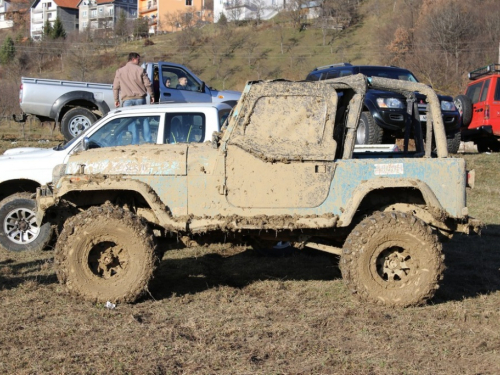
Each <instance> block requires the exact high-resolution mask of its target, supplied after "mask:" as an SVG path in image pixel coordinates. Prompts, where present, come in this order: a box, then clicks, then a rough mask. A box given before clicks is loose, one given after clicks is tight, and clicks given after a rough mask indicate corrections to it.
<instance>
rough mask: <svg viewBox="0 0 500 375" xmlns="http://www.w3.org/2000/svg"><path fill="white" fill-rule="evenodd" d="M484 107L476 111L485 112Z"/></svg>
mask: <svg viewBox="0 0 500 375" xmlns="http://www.w3.org/2000/svg"><path fill="white" fill-rule="evenodd" d="M483 111H484V109H483V108H479V109H476V110H475V112H483Z"/></svg>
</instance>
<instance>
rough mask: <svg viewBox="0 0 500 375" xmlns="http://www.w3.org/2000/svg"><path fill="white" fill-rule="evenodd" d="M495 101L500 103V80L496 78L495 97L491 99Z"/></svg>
mask: <svg viewBox="0 0 500 375" xmlns="http://www.w3.org/2000/svg"><path fill="white" fill-rule="evenodd" d="M493 100H495V101H500V79H498V78H497V84H496V86H495V97H494V98H493Z"/></svg>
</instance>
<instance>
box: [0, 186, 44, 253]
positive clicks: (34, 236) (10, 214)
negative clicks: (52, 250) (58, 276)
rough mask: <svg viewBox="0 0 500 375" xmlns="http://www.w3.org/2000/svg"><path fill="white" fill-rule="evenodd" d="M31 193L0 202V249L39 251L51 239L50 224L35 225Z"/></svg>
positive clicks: (12, 196)
mask: <svg viewBox="0 0 500 375" xmlns="http://www.w3.org/2000/svg"><path fill="white" fill-rule="evenodd" d="M31 195H32V193H16V194H13V195H10V196H8V197H7V198H5V199H3V200H2V201H1V202H0V247H1V248H3V249H5V250H8V251H15V252H20V251H26V250H31V251H41V250H43V249H44V248H45V246H47V244H48V243H49V241H50V239H51V237H52V227H51V225H50V223H45V224H43V225H41V226H39V225H37V224H36V220H35V219H36V218H35V205H36V203H35V201H34V200H33V199H31Z"/></svg>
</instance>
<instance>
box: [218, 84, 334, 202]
mask: <svg viewBox="0 0 500 375" xmlns="http://www.w3.org/2000/svg"><path fill="white" fill-rule="evenodd" d="M260 87H262V89H261V88H260ZM270 87H271V86H265V85H262V86H259V84H256V85H254V86H252V89H251V91H250V93H249V94H248V95H246V96H245V98H244V102H243V103H242V106H241V107H240V108H241V110H240V112H241V117H240V118H239V119H237V120H235V122H236V123H235V125H234V129H233V130H232V134H231V136H230V138H229V140H228V143H227V152H226V158H225V174H226V188H227V192H226V199H227V202H228V203H229V204H230V205H232V206H236V207H239V208H243V209H247V208H310V207H317V206H319V205H321V204H322V202H324V201H325V199H326V198H327V196H328V192H329V190H330V183H331V180H332V177H333V173H334V169H335V163H334V157H335V149H336V142H335V141H334V139H333V126H334V119H335V110H336V105H337V95H336V92H335V90H334V89H333V88H332V87H331V86H329V85H321V86H320V85H317V84H316V83H310V84H309V83H308V84H305V83H303V82H302V83H300V84H297V83H293V82H281V83H277V82H276V83H274V85H273V86H272V88H273V91H272V92H269V91H271V90H270V89H269V88H270ZM233 123H234V122H233Z"/></svg>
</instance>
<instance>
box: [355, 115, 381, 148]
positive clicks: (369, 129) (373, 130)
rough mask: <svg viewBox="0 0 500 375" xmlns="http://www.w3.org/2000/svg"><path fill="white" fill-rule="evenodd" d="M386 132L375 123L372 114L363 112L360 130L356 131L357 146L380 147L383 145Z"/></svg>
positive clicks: (359, 125)
mask: <svg viewBox="0 0 500 375" xmlns="http://www.w3.org/2000/svg"><path fill="white" fill-rule="evenodd" d="M383 136H384V131H383V130H382V128H381V127H380V126H378V125H377V124H376V123H375V119H374V118H373V116H372V115H371V113H370V112H368V111H365V112H361V116H360V117H359V124H358V129H357V130H356V144H357V145H378V144H380V143H382V138H383Z"/></svg>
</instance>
